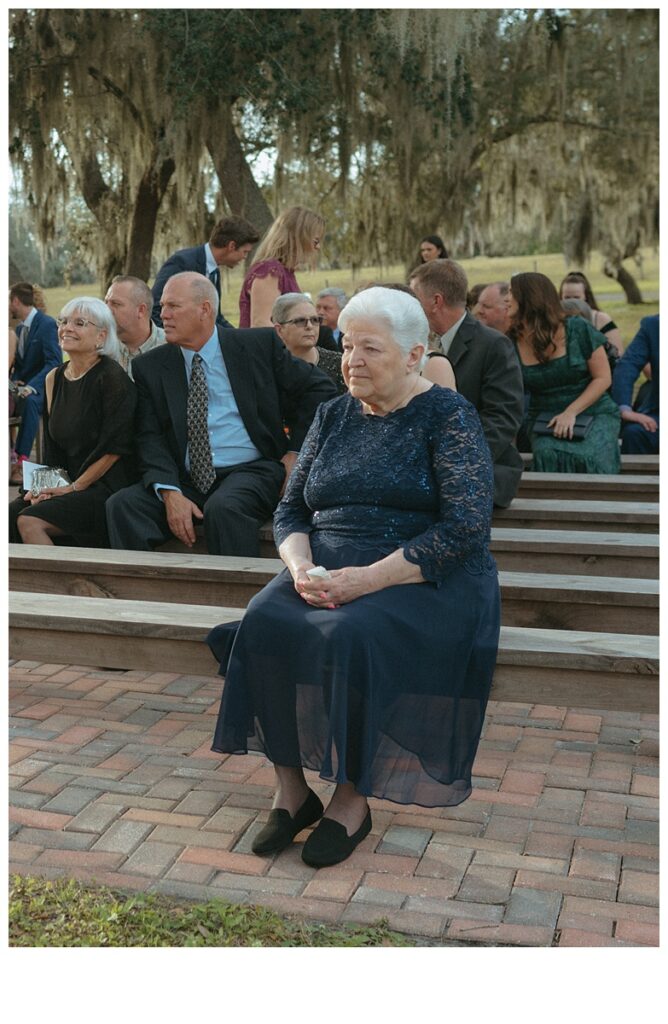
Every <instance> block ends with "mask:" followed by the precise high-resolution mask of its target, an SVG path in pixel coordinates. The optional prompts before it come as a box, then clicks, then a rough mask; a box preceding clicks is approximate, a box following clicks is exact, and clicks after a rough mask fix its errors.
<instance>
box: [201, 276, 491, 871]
mask: <svg viewBox="0 0 668 1024" xmlns="http://www.w3.org/2000/svg"><path fill="white" fill-rule="evenodd" d="M341 327H342V330H343V332H344V354H343V373H344V377H345V380H346V382H347V384H348V388H349V394H346V395H342V396H341V397H339V398H337V399H336V400H335V401H333V402H328V403H326V404H325V405H322V406H320V408H319V409H318V410H317V412H316V415H315V418H314V421H313V425H312V427H311V429H310V431H309V433H308V436H307V438H306V441H305V442H304V446H303V449H302V451H301V453H300V457H299V461H298V463H297V467H296V469H295V472H294V474H293V476H292V477H291V479H290V481H289V484H288V487H287V490H286V494H285V497H284V499H283V501H282V502H281V504H280V505H279V507H278V509H277V511H276V514H275V517H274V533H275V538H276V543H277V545H278V549H279V554H280V556H281V558H282V559H283V561H284V562H285V564H286V569H285V570H284V571H283V573H282V574H281V575H280V576H278V577H277V578H276V579H275V580H273V581H272V582H271V583H270V584H269V585H268V586H267V587H265V588H264V590H263V591H262V592H261V593H260V594H258V595H257V596H256V597H254V598H253V599H252V601H251V602H250V604H249V605H248V610H247V612H246V615H245V616H244V619H243V621H242V622H241V624H240V625H238V624H234V626H233V627H232V628H230V626H220V627H218V628H217V629H215V630H213V631H212V633H211V634H210V635H209V644H210V646H211V648H212V650H213V651H214V653H215V654H216V655H217V657H218V659H219V660H220V661H221V672H222V673H223V674H225V676H226V678H225V688H224V691H223V698H222V703H221V709H220V714H219V718H218V724H217V728H216V733H215V737H214V741H213V749H214V750H216V751H220V752H223V753H226V752H232V751H234V752H236V753H239V752H245V751H246V750H247V749H249V748H250V749H253V750H260V751H262V752H263V753H264V754H265V755H266V756H267V757H269V759H270V760H271V761H273V763H274V767H275V771H276V780H277V791H276V796H275V798H274V804H273V810H272V811H271V813H270V815H269V820H268V823H267V825H266V827H265V828H264V829H262V831H261V832H260V833H259V834H258V835H257V836H256V837H255V840H254V842H253V846H252V848H253V852H254V853H256V854H268V853H276V852H278V851H279V850H282V849H283V848H284V847H286V846H288V845H289V844H290V842H291V841H292V840H293V839H294V838H295V836H296V835H297V834H298V833H299V832H300V831H301V830H302V829H304V828H306V827H307V826H309V825H312V824H314V823H315V822H316V821H319V820H320V819H321V820H320V824H319V825H318V827H317V828H316V829H315V831H314V832H312V834H311V835H310V836H309V838H308V839H307V841H306V843H305V845H304V848H303V851H302V858H303V860H304V861H305V862H306V863H307V864H309V865H312V866H313V867H324V866H326V865H331V864H335V863H338V862H339V861H341V860H344V859H345V858H346V857H348V856H349V855H350V853H352V851H353V849H354V848H355V847H356V846H357V845H358V843H360V842H361V841H362V840H363V839H364V837H365V836H366V835H367V834H368V833H369V831H370V829H371V815H370V812H369V807H368V803H367V800H368V798H369V797H371V796H373V797H377V798H380V799H388V800H393V801H395V802H397V803H404V804H414V803H417V804H420V805H422V806H425V807H448V806H454V805H456V804H459V803H461V802H462V801H463V800H465V799H466V798H467V797H468V796H469V795H470V793H471V766H472V764H473V759H474V757H475V752H476V747H477V744H478V739H479V736H480V730H481V728H482V724H483V718H484V714H485V706H486V702H487V697H488V693H489V688H490V684H491V680H492V673H493V671H494V664H495V659H496V650H497V643H498V635H499V591H498V583H497V575H496V568H495V564H494V561H493V559H492V558H491V556H490V554H489V551H488V542H489V534H490V521H491V515H492V467H491V461H490V457H489V450H488V447H487V444H486V442H485V438H484V435H483V432H482V430H481V427H480V420H479V418H478V415H477V413H476V411H475V409H474V408H473V406H472V405H470V404H469V403H468V402H467V401H466V400H465V399H464V398H462V397H461V396H460V395H458V394H456V392H454V391H451V390H449V389H444V388H439V387H434V386H433V385H432V384H430V383H429V382H428V381H426V380H425V379H424V378H423V377H421V376H420V367H421V364H422V361H423V358H424V353H425V351H426V347H427V340H428V336H429V326H428V323H427V319H426V317H425V315H424V313H423V312H422V309H421V308H420V305H419V303H417V302H415V300H414V299H413V298H412V297H410V296H408V295H405V294H402V293H401V292H398V291H393V290H388V289H386V288H370V289H369V290H368V291H364V292H362V293H360V294H358V295H356V296H355V297H354V298H352V299H351V300H350V302H349V303H348V305H347V306H346V308H345V309H344V311H343V312H342V314H341ZM320 566H322V567H324V569H325V570H327V571H326V573H325V576H324V578H323V577H322V576H320V577H315V578H314V577H312V576H310V575H309V572H310V571H312V570H314V569H315V568H316V567H320ZM237 626H238V631H236V630H237ZM235 631H236V636H235V635H234V634H235ZM304 767H306V768H310V769H312V770H314V771H317V772H319V774H320V778H321V779H323V780H326V781H329V782H333V783H336V789H335V792H334V795H333V797H332V800H331V801H330V803H329V806H328V807H327V809H326V810H325V811H324V815H323V806H322V804H321V802H320V800H319V798H318V797H317V796H316V794H315V793H313V792H312V791H311V790H310V789H309V788H308V786H307V783H306V780H305V778H304V774H303V770H302V769H303V768H304Z"/></svg>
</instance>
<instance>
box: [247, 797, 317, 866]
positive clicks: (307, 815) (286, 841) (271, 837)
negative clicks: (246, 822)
mask: <svg viewBox="0 0 668 1024" xmlns="http://www.w3.org/2000/svg"><path fill="white" fill-rule="evenodd" d="M324 809H325V808H324V807H323V806H322V800H321V799H320V798H319V797H318V796H316V794H315V793H314V792H313V790H312V789H309V792H308V796H307V797H306V800H305V801H304V803H303V804H302V805H301V807H300V808H299V810H298V811H297V812H296V814H295V816H294V818H293V817H292V815H291V814H290V812H289V811H286V810H284V809H283V808H282V807H277V808H275V809H274V810H273V811H270V812H269V818H268V820H267V824H266V825H265V826H264V828H263V829H262V831H261V832H258V834H257V835H256V837H255V839H254V840H253V842H252V843H251V850H252V851H253V853H259V854H262V853H279V851H280V850H284V849H285V847H286V846H289V845H290V843H291V842H292V840H293V839H294V838H295V836H296V835H297V834H298V833H299V832H301V830H302V829H303V828H308V826H309V825H312V824H313V823H314V822H316V821H317V820H318V818H321V817H322V812H323V811H324Z"/></svg>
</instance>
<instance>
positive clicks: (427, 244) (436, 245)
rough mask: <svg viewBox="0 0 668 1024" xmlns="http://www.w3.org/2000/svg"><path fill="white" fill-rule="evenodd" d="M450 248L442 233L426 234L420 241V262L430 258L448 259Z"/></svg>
mask: <svg viewBox="0 0 668 1024" xmlns="http://www.w3.org/2000/svg"><path fill="white" fill-rule="evenodd" d="M447 259H448V250H447V249H446V248H445V242H444V241H443V239H442V238H441V236H440V235H425V237H424V238H423V239H422V241H421V242H420V263H429V262H430V260H447Z"/></svg>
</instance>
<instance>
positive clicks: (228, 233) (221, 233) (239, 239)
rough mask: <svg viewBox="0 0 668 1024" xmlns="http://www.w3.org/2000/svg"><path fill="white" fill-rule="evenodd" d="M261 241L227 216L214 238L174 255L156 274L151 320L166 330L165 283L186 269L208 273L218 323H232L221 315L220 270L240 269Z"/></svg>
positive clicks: (243, 224) (246, 223)
mask: <svg viewBox="0 0 668 1024" xmlns="http://www.w3.org/2000/svg"><path fill="white" fill-rule="evenodd" d="M259 238H260V235H259V233H258V231H257V230H256V228H254V227H253V225H252V224H251V223H250V222H249V221H247V220H242V218H241V217H224V218H223V219H222V220H220V221H218V223H217V224H216V226H215V228H214V229H213V231H212V232H211V238H210V239H209V241H208V242H205V243H204V245H196V246H194V247H193V248H192V249H179V250H178V252H175V253H172V255H171V256H170V257H169V259H168V260H166V261H165V263H163V265H162V266H161V267H160V270H159V271H158V273H157V274H156V278H155V283H154V285H153V313H152V315H151V319H152V320H153V322H154V323H156V324H157V325H158V327H162V320H161V319H160V298H161V296H162V293H163V290H164V287H165V284H166V283H167V281H168V280H169V278H170V277H172V276H173V275H174V274H181V273H183V271H184V270H193V271H195V273H197V274H204V275H205V277H208V278H209V280H210V281H211V282H212V283H213V285H214V287H215V289H216V291H217V292H218V307H217V309H216V322H217V323H218V324H219V325H220V326H221V327H231V326H232V324H231V323H229V321H228V320H226V319H225V317H224V316H223V315H222V313H221V312H220V297H221V291H220V267H229V268H232V267H236V266H237V264H238V263H241V262H242V260H245V259H246V257H247V256H248V253H249V252H250V251H251V249H252V248H253V246H254V245H255V243H256V242H257V241H258V239H259Z"/></svg>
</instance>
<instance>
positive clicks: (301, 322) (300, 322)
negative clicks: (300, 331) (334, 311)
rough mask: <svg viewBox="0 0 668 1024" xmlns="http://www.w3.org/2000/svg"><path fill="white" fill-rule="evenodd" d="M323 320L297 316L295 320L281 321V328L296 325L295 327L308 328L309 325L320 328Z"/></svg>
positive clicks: (316, 317)
mask: <svg viewBox="0 0 668 1024" xmlns="http://www.w3.org/2000/svg"><path fill="white" fill-rule="evenodd" d="M323 319H324V318H323V317H321V316H297V317H295V319H294V320H281V327H287V325H288V324H294V325H295V327H306V325H307V324H313V326H314V327H320V325H321V324H322V321H323Z"/></svg>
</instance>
